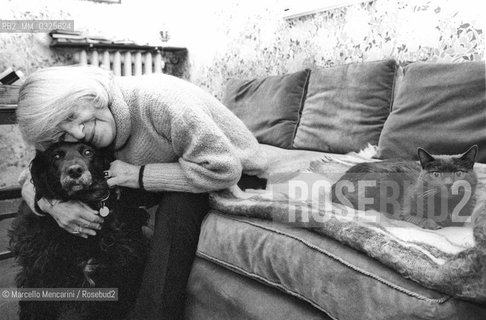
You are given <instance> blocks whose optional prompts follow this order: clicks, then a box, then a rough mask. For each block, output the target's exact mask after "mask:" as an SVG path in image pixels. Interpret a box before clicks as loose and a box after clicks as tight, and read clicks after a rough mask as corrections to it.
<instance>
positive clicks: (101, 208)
mask: <svg viewBox="0 0 486 320" xmlns="http://www.w3.org/2000/svg"><path fill="white" fill-rule="evenodd" d="M109 197H110V191H109V190H108V194H107V195H106V197H104V198H103V199H101V200H100V203H99V205H98V207H99V209H98V213H99V214H100V216H102V217H106V216H107V215H109V214H110V209H109V208H108V207H107V206H106V205H105V201H106V200H108V198H109Z"/></svg>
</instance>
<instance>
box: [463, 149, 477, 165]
mask: <svg viewBox="0 0 486 320" xmlns="http://www.w3.org/2000/svg"><path fill="white" fill-rule="evenodd" d="M477 154H478V146H477V145H473V146H472V147H471V148H469V150H467V151H466V152H464V154H463V155H462V156H461V158H460V159H461V160H465V161H468V162H470V163H472V164H474V162H475V161H476V156H477Z"/></svg>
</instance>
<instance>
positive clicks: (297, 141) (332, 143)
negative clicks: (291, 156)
mask: <svg viewBox="0 0 486 320" xmlns="http://www.w3.org/2000/svg"><path fill="white" fill-rule="evenodd" d="M396 69H397V65H396V62H395V60H383V61H375V62H367V63H354V64H346V65H341V66H336V67H331V68H323V69H317V70H312V74H311V76H310V79H309V87H308V89H307V97H306V100H305V103H304V109H303V110H302V116H301V119H300V123H299V126H298V128H297V131H296V135H295V138H294V142H293V147H294V148H296V149H307V150H316V151H323V152H331V153H347V152H351V151H359V150H361V149H363V148H364V147H366V145H367V144H368V143H370V144H374V145H376V144H378V139H379V137H380V133H381V130H382V128H383V124H384V123H385V120H386V119H387V117H388V114H389V112H390V107H391V104H392V96H393V85H394V79H395V72H396Z"/></svg>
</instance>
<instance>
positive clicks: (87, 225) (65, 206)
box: [37, 198, 103, 238]
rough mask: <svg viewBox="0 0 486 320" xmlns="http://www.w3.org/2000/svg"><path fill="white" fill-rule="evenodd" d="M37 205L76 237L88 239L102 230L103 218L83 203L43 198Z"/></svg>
mask: <svg viewBox="0 0 486 320" xmlns="http://www.w3.org/2000/svg"><path fill="white" fill-rule="evenodd" d="M37 204H38V206H39V208H40V209H41V210H42V211H44V212H47V213H49V214H50V215H51V216H52V217H53V218H54V219H55V220H56V222H57V224H58V225H59V226H60V227H61V228H63V229H64V230H66V231H67V232H69V233H71V234H74V235H76V236H79V237H83V238H88V236H95V235H96V231H95V230H100V229H101V223H103V218H101V217H99V216H98V215H97V213H98V212H97V211H95V210H93V209H91V208H90V207H88V206H87V205H85V204H84V203H82V202H77V201H68V202H60V201H59V200H54V201H48V200H46V199H44V198H42V199H40V200H39V201H38V202H37Z"/></svg>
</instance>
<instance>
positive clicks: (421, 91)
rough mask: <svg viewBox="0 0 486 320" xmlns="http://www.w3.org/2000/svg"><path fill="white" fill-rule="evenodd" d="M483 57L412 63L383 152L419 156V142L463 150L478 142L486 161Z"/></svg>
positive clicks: (438, 150)
mask: <svg viewBox="0 0 486 320" xmlns="http://www.w3.org/2000/svg"><path fill="white" fill-rule="evenodd" d="M485 85H486V79H485V64H484V62H468V63H442V64H438V63H413V64H410V65H408V66H406V67H405V68H404V69H403V75H402V76H401V77H400V78H399V81H398V82H397V89H396V97H395V100H394V103H393V111H392V112H391V114H390V116H389V117H388V120H387V121H386V123H385V126H384V128H383V131H382V133H381V137H380V141H379V151H378V155H377V156H378V157H379V158H383V159H385V158H403V159H417V148H418V147H422V148H425V149H426V150H427V151H429V152H430V153H433V154H459V153H462V152H465V151H466V150H467V149H468V148H469V147H470V146H472V145H474V144H477V145H478V146H479V154H478V157H477V159H476V161H478V162H483V163H484V162H486V96H485Z"/></svg>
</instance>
